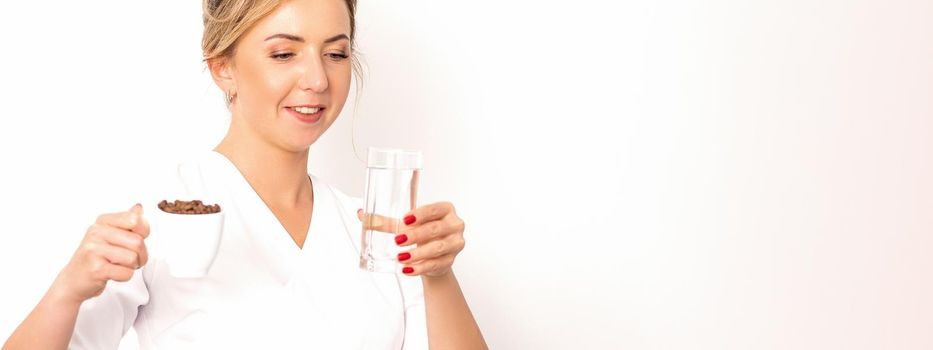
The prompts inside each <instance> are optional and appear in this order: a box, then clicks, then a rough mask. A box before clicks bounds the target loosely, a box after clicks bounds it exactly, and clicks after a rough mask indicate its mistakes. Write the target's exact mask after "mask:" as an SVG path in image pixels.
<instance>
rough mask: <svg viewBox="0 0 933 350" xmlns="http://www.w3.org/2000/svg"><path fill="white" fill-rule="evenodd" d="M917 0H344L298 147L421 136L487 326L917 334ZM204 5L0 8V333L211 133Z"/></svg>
mask: <svg viewBox="0 0 933 350" xmlns="http://www.w3.org/2000/svg"><path fill="white" fill-rule="evenodd" d="M931 15H933V2H930V1H909V0H887V1H878V0H873V1H868V0H866V1H809V0H807V1H805V0H792V1H787V0H782V1H778V0H773V1H765V0H753V1H725V0H716V1H704V2H695V1H675V0H660V1H657V0H653V1H646V0H642V1H625V2H615V1H605V2H603V1H564V2H541V1H491V0H486V1H459V2H453V3H452V4H448V3H442V2H439V1H428V0H417V1H416V0H404V1H363V2H362V4H361V5H360V8H359V15H358V26H359V31H358V40H359V47H360V50H361V51H362V52H363V53H364V58H365V61H366V63H367V65H368V70H367V72H368V75H367V77H366V84H365V89H364V90H363V91H362V95H361V99H360V101H359V106H358V109H356V111H355V113H354V101H353V100H351V101H349V102H348V103H347V108H345V109H344V113H343V115H342V117H341V119H340V120H339V121H338V122H337V123H336V124H335V125H334V126H333V127H332V129H331V130H330V131H328V134H326V135H325V136H324V137H323V138H322V139H321V140H320V141H319V142H318V143H317V144H315V145H314V146H313V147H312V155H311V171H312V172H313V173H316V174H318V175H320V176H322V177H323V178H325V179H327V180H329V181H331V182H332V183H334V184H336V185H338V186H339V187H340V188H342V189H343V190H344V191H346V192H348V193H350V194H353V195H359V194H360V193H361V191H362V186H361V185H362V182H363V176H364V174H363V167H362V163H360V161H359V160H358V159H357V157H356V155H355V154H354V144H353V141H352V140H353V139H355V142H356V143H355V146H356V148H357V150H358V152H357V153H356V154H358V155H359V156H360V157H362V156H363V150H365V148H366V147H367V146H396V147H404V148H418V149H422V150H424V151H425V155H426V162H425V164H426V170H425V173H424V176H423V188H424V190H423V192H422V193H423V194H422V196H421V201H422V203H430V202H434V201H440V200H446V201H451V202H453V203H454V204H455V205H456V207H457V209H458V212H459V213H460V215H461V216H462V217H463V218H464V219H465V221H466V223H467V232H466V237H467V249H466V250H465V251H464V252H463V253H462V254H461V256H460V258H459V259H458V261H457V264H456V265H455V269H456V272H457V275H458V277H459V278H460V281H461V284H462V285H463V289H464V291H465V293H466V295H467V298H468V301H469V303H470V305H471V307H472V309H473V312H474V314H475V316H476V318H477V320H478V322H479V324H480V325H481V328H482V329H483V332H484V335H485V337H486V340H487V342H488V343H489V344H490V346H491V347H492V348H495V349H610V348H611V349H882V348H886V349H930V348H933V333H931V332H930V329H933V301H931V297H930V296H931V295H933V282H931V276H933V257H931V254H930V249H931V247H933V181H931V180H933V102H931V101H933V98H931V97H933V20H931ZM200 16H201V13H200V3H199V2H198V1H187V2H181V1H174V2H168V1H166V2H151V1H150V2H130V1H121V2H112V1H101V2H93V1H92V2H84V1H82V2H76V1H54V2H51V1H43V2H18V3H16V4H15V5H7V6H6V7H4V9H3V11H2V12H0V45H2V49H0V50H2V54H0V118H2V119H0V167H2V171H0V196H2V201H0V222H2V223H3V225H2V229H0V276H2V282H0V283H2V287H0V288H2V289H0V295H2V298H0V339H5V338H6V337H7V336H8V335H9V333H10V332H12V330H13V329H14V328H15V327H16V325H17V324H18V323H19V322H20V321H21V320H22V318H23V317H25V316H26V314H27V313H28V312H29V310H30V309H31V308H32V306H33V305H34V304H35V302H37V301H38V300H39V298H40V297H41V295H42V294H43V292H44V291H45V289H46V288H47V287H48V285H49V283H50V282H51V281H52V280H53V279H54V277H55V274H56V273H57V272H58V271H59V269H61V267H62V266H63V265H64V264H65V263H66V262H67V260H68V259H69V257H70V254H71V253H72V252H73V250H74V249H75V248H76V246H77V243H78V241H79V240H80V238H81V236H82V235H83V233H84V229H85V228H86V227H87V225H89V224H90V223H91V222H92V221H93V220H94V218H95V217H96V216H97V215H98V214H100V213H103V212H110V211H117V210H125V209H126V208H129V207H130V206H131V205H132V204H133V203H130V202H124V201H125V199H124V197H121V194H122V193H124V192H128V191H127V189H129V188H132V187H133V186H139V184H145V183H146V181H147V179H151V176H152V175H150V174H151V172H150V171H147V169H152V168H153V167H155V166H162V165H163V164H170V163H171V162H172V161H173V160H174V159H177V158H178V157H180V156H182V155H184V154H185V153H187V152H191V151H202V150H207V149H210V148H212V147H213V146H214V145H215V144H216V143H217V142H218V141H219V140H220V137H221V136H222V135H223V133H224V132H225V131H226V122H227V118H228V117H227V115H226V114H225V109H224V108H223V105H222V97H221V95H220V93H219V91H218V90H217V89H216V88H215V87H214V86H213V84H212V82H211V81H210V79H209V76H208V74H207V72H206V71H205V70H204V66H203V64H202V63H201V62H200V58H201V56H200V54H201V52H200V36H201V17H200ZM351 99H352V97H351ZM354 118H355V122H354V121H353V120H354ZM351 135H352V136H353V137H352V138H351ZM133 342H134V336H133V335H132V333H131V334H129V335H128V337H127V338H126V339H125V341H124V345H127V348H134V347H135V344H133Z"/></svg>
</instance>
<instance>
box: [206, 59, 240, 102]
mask: <svg viewBox="0 0 933 350" xmlns="http://www.w3.org/2000/svg"><path fill="white" fill-rule="evenodd" d="M207 67H208V68H209V69H210V70H211V78H213V79H214V83H215V84H217V87H219V88H220V90H221V91H223V92H224V93H232V94H236V91H237V90H236V79H234V76H233V62H232V61H231V60H229V59H227V58H225V57H218V58H214V59H211V60H208V61H207Z"/></svg>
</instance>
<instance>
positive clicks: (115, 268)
mask: <svg viewBox="0 0 933 350" xmlns="http://www.w3.org/2000/svg"><path fill="white" fill-rule="evenodd" d="M102 269H103V273H104V277H105V278H107V279H110V280H114V281H117V282H126V281H129V280H130V279H131V278H133V273H134V271H135V270H134V269H131V268H128V267H126V266H122V265H115V264H107V265H106V266H104V267H103V268H102Z"/></svg>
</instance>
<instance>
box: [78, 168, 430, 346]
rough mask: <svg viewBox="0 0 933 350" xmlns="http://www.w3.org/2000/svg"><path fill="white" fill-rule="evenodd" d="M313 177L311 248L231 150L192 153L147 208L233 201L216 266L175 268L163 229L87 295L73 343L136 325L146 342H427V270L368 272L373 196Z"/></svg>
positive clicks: (98, 342)
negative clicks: (363, 220)
mask: <svg viewBox="0 0 933 350" xmlns="http://www.w3.org/2000/svg"><path fill="white" fill-rule="evenodd" d="M175 170H177V171H175ZM309 177H310V178H311V181H312V188H313V191H314V192H313V195H314V207H313V210H312V218H311V225H310V229H309V230H308V236H307V239H306V241H305V244H304V247H303V248H299V247H298V246H297V245H296V244H295V242H294V241H293V240H292V238H291V236H290V235H289V234H288V232H287V231H286V230H285V228H284V227H283V226H282V225H281V223H280V222H279V221H278V220H277V219H276V217H275V215H274V214H273V213H272V212H271V211H270V210H269V209H268V207H267V206H266V205H265V204H264V203H263V201H262V199H261V198H260V197H259V196H258V195H257V194H256V192H255V191H254V190H253V189H252V187H251V186H250V185H249V183H248V182H247V181H246V179H245V178H243V176H242V175H241V174H240V172H239V170H238V169H237V168H236V167H235V166H234V165H233V163H231V162H230V161H229V160H228V159H227V158H226V157H225V156H224V155H222V154H220V153H217V152H205V153H204V154H202V155H198V156H195V157H194V159H193V160H191V161H186V162H183V163H181V164H180V165H179V166H178V167H177V169H173V171H172V174H171V176H169V177H168V178H169V180H168V181H166V182H167V183H166V185H165V186H159V187H153V191H152V193H153V195H152V196H151V197H149V198H148V199H147V201H146V202H144V203H143V206H144V210H145V211H147V212H151V211H153V210H158V208H157V207H155V204H156V203H157V202H158V201H159V200H161V199H168V200H173V199H176V198H177V199H202V200H204V201H205V202H207V203H219V204H220V205H221V207H222V209H223V211H224V213H225V214H224V226H223V236H222V238H221V243H220V248H219V251H218V254H217V256H216V258H215V260H214V263H213V265H212V266H211V269H210V271H209V272H208V275H207V276H206V277H204V278H196V279H183V278H174V277H172V276H171V275H169V273H168V269H167V266H166V265H165V263H164V261H163V260H162V259H161V258H160V256H161V255H162V254H161V253H160V252H162V251H163V250H164V249H170V248H171V247H163V246H160V244H159V237H158V232H157V231H153V232H152V234H151V235H150V236H149V238H148V239H147V240H146V245H147V247H148V249H149V253H150V258H149V261H148V263H147V264H146V265H145V266H144V267H142V268H141V269H139V270H137V271H136V273H135V275H134V276H133V277H132V279H131V280H130V281H128V282H115V281H110V282H109V283H108V284H107V287H106V289H105V290H104V292H103V294H101V295H100V296H98V297H95V298H92V299H89V300H87V301H85V302H84V303H83V304H82V305H81V309H80V311H79V313H78V319H77V324H76V325H75V331H74V335H73V336H72V339H71V344H70V345H69V348H70V349H116V348H117V347H118V345H119V343H120V339H121V337H122V336H123V334H125V333H126V331H127V330H128V329H129V327H130V326H133V327H135V330H136V333H137V335H138V337H139V344H140V348H141V349H406V350H410V349H427V327H426V324H425V310H424V294H423V291H422V286H421V279H420V278H419V277H410V276H404V275H395V274H385V273H370V272H366V271H363V270H360V268H359V267H358V266H359V245H360V232H361V230H362V228H361V224H360V221H359V220H358V219H357V216H356V210H357V209H358V208H362V204H363V203H362V201H361V200H360V199H359V198H352V197H349V196H347V195H345V194H343V193H342V192H340V191H339V190H337V189H336V188H333V187H332V186H329V185H327V184H325V183H323V182H322V181H321V179H320V178H318V177H317V176H315V175H313V174H309Z"/></svg>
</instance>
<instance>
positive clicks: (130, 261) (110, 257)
mask: <svg viewBox="0 0 933 350" xmlns="http://www.w3.org/2000/svg"><path fill="white" fill-rule="evenodd" d="M84 248H85V250H87V251H89V252H91V254H93V255H95V256H98V257H100V258H103V259H104V260H106V261H107V262H108V263H110V264H114V265H120V266H124V267H126V268H130V269H134V270H135V269H136V268H137V267H139V256H138V255H137V254H136V253H134V252H133V251H131V250H129V249H126V248H123V247H118V246H115V245H111V244H106V243H103V244H101V243H94V242H91V243H86V244H85V246H84Z"/></svg>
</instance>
